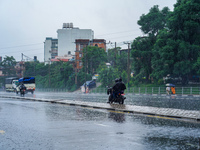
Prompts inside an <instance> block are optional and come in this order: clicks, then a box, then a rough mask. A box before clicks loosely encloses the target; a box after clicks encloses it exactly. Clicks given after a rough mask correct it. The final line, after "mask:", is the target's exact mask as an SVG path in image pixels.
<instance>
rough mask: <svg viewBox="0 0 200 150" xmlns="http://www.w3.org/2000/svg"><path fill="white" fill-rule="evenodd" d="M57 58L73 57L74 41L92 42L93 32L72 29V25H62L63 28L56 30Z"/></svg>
mask: <svg viewBox="0 0 200 150" xmlns="http://www.w3.org/2000/svg"><path fill="white" fill-rule="evenodd" d="M57 36H58V56H65V55H75V51H76V44H75V40H76V39H89V40H93V38H94V32H93V31H92V30H91V29H79V28H75V27H73V23H63V28H62V29H58V30H57Z"/></svg>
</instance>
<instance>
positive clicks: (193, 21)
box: [152, 0, 200, 84]
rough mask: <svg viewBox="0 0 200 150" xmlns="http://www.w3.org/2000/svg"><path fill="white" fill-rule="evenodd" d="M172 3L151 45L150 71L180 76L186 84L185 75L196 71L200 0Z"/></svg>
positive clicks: (198, 47) (199, 30)
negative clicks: (152, 46) (154, 42)
mask: <svg viewBox="0 0 200 150" xmlns="http://www.w3.org/2000/svg"><path fill="white" fill-rule="evenodd" d="M174 6H175V8H174V11H173V12H172V13H170V16H169V19H168V22H167V25H168V26H167V27H168V28H167V30H164V31H162V32H161V33H160V35H159V38H158V39H157V41H156V44H155V45H154V54H155V55H154V58H153V62H152V63H153V66H154V72H153V75H154V77H156V78H157V79H159V78H162V77H163V76H166V75H167V74H172V75H174V76H180V77H182V79H183V80H182V81H183V84H186V83H188V77H189V75H192V74H196V73H197V72H196V70H195V69H194V68H196V67H195V66H194V65H196V63H197V62H198V61H197V59H198V57H199V51H200V46H199V45H200V20H199V15H200V12H199V10H200V3H199V1H197V0H178V1H177V3H176V4H175V5H174ZM158 59H160V61H159V60H158ZM159 62H162V63H159Z"/></svg>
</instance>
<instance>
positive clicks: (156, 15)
mask: <svg viewBox="0 0 200 150" xmlns="http://www.w3.org/2000/svg"><path fill="white" fill-rule="evenodd" d="M169 13H170V11H169V8H167V7H165V8H163V9H162V10H159V8H158V6H157V5H156V6H153V7H152V8H151V9H150V11H149V13H148V14H146V15H144V14H143V15H142V16H141V17H140V20H139V21H138V25H140V26H141V27H140V29H141V30H142V31H143V32H144V33H145V34H147V36H145V37H138V38H136V39H135V40H134V42H133V43H132V45H131V46H132V51H131V56H132V58H133V64H132V66H133V69H134V74H135V77H134V79H135V81H136V82H138V81H143V79H144V78H145V79H146V82H147V83H148V82H150V81H151V80H150V75H151V74H152V70H153V68H152V56H153V54H152V53H153V51H152V49H153V46H154V44H155V42H156V40H157V36H158V34H159V32H160V31H161V30H162V29H164V28H166V23H167V19H168V15H169Z"/></svg>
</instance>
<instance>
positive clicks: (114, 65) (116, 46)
mask: <svg viewBox="0 0 200 150" xmlns="http://www.w3.org/2000/svg"><path fill="white" fill-rule="evenodd" d="M116 56H117V43H116V42H115V61H114V66H115V65H116Z"/></svg>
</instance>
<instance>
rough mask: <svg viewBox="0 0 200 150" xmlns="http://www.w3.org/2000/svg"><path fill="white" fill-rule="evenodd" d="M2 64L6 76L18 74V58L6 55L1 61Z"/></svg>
mask: <svg viewBox="0 0 200 150" xmlns="http://www.w3.org/2000/svg"><path fill="white" fill-rule="evenodd" d="M0 66H1V68H2V69H3V74H4V75H5V76H16V69H15V66H16V60H15V58H14V57H13V56H11V57H9V56H6V57H5V58H4V60H3V61H2V62H1V63H0Z"/></svg>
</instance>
